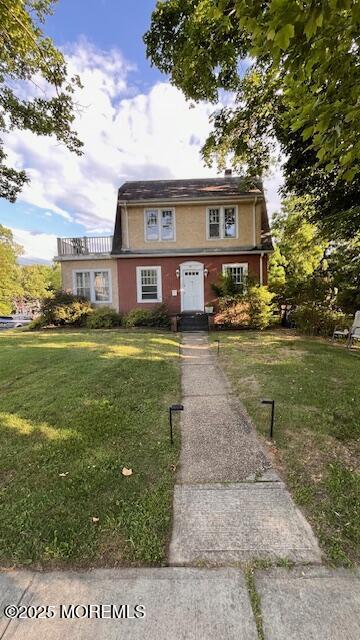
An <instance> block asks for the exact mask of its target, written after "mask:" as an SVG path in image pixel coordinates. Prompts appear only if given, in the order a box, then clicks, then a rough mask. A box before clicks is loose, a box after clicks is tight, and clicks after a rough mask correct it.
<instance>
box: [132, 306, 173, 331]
mask: <svg viewBox="0 0 360 640" xmlns="http://www.w3.org/2000/svg"><path fill="white" fill-rule="evenodd" d="M123 325H124V327H163V328H168V327H169V326H170V316H169V312H168V310H167V307H166V305H164V304H161V305H158V306H157V307H155V309H152V310H151V311H149V310H147V309H132V310H131V311H129V313H127V314H126V316H124V318H123Z"/></svg>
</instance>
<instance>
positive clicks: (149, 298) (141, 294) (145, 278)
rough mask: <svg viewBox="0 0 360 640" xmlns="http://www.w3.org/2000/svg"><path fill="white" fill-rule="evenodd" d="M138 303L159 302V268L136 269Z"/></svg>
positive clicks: (160, 292)
mask: <svg viewBox="0 0 360 640" xmlns="http://www.w3.org/2000/svg"><path fill="white" fill-rule="evenodd" d="M136 288H137V301H138V302H161V301H162V290H161V267H136Z"/></svg>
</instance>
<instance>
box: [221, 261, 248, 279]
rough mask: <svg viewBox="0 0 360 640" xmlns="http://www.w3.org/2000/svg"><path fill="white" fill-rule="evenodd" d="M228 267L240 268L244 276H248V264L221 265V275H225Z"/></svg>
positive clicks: (229, 263) (231, 263)
mask: <svg viewBox="0 0 360 640" xmlns="http://www.w3.org/2000/svg"><path fill="white" fill-rule="evenodd" d="M228 267H230V268H231V267H241V268H242V269H243V273H244V275H245V276H247V275H248V273H249V263H248V262H227V263H226V264H223V265H222V272H223V275H225V273H226V269H227V268H228Z"/></svg>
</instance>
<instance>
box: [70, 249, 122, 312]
mask: <svg viewBox="0 0 360 640" xmlns="http://www.w3.org/2000/svg"><path fill="white" fill-rule="evenodd" d="M116 263H117V260H115V259H114V258H109V259H106V258H105V259H104V258H103V259H100V260H97V259H88V258H82V259H81V258H77V259H76V260H66V261H63V262H61V280H62V288H63V289H65V290H69V291H73V292H74V293H75V288H74V274H75V272H76V271H96V270H99V271H101V270H106V271H110V289H111V301H110V302H106V303H99V302H98V303H96V302H94V304H95V305H96V306H103V305H104V304H106V306H109V307H113V308H114V309H116V311H118V310H119V287H118V271H117V264H116Z"/></svg>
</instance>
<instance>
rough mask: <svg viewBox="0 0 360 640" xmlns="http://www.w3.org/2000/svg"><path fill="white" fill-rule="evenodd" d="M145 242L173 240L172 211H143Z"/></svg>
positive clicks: (173, 218) (173, 219) (173, 224)
mask: <svg viewBox="0 0 360 640" xmlns="http://www.w3.org/2000/svg"><path fill="white" fill-rule="evenodd" d="M145 240H148V241H151V240H160V241H161V240H163V241H169V240H175V211H174V209H146V210H145Z"/></svg>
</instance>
